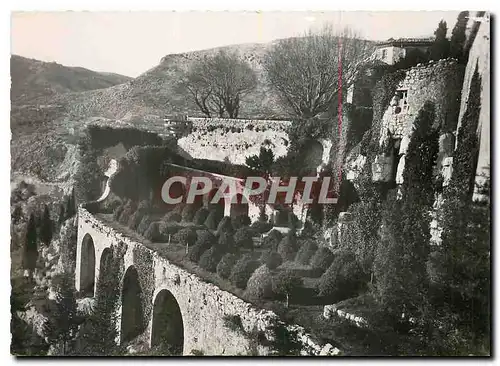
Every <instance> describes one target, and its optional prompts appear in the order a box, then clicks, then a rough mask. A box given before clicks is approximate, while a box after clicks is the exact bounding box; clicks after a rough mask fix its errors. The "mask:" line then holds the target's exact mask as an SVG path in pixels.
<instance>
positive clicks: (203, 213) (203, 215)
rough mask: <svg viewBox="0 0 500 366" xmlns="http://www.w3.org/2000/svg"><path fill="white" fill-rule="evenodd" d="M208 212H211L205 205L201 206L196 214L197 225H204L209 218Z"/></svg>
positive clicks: (194, 219) (195, 221)
mask: <svg viewBox="0 0 500 366" xmlns="http://www.w3.org/2000/svg"><path fill="white" fill-rule="evenodd" d="M208 214H209V212H208V210H207V209H206V208H205V207H201V208H200V209H199V210H198V211H196V213H195V214H194V218H193V222H194V223H195V224H196V225H203V224H204V223H205V221H206V220H207V217H208Z"/></svg>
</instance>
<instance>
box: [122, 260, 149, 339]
mask: <svg viewBox="0 0 500 366" xmlns="http://www.w3.org/2000/svg"><path fill="white" fill-rule="evenodd" d="M141 293H142V290H141V285H140V283H139V275H138V273H137V270H136V269H135V267H134V266H130V267H129V268H128V269H127V271H126V272H125V276H124V277H123V287H122V314H121V332H120V333H121V341H122V343H125V342H130V341H131V340H133V339H134V338H136V337H137V336H138V335H140V334H141V333H142V332H143V331H144V322H143V318H144V316H143V311H142V304H141Z"/></svg>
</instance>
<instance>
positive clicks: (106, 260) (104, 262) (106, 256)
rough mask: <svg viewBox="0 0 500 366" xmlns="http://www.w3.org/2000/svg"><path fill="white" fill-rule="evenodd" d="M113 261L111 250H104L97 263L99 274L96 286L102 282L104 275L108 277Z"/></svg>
mask: <svg viewBox="0 0 500 366" xmlns="http://www.w3.org/2000/svg"><path fill="white" fill-rule="evenodd" d="M112 259H113V251H112V250H111V248H104V250H103V251H102V254H101V259H100V261H99V273H98V278H97V286H99V283H101V282H102V280H103V279H104V276H105V275H109V270H110V267H111V260H112Z"/></svg>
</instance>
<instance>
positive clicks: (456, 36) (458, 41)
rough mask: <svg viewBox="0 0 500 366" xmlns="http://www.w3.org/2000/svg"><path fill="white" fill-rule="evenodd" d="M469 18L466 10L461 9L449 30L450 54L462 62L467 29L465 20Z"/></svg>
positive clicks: (464, 58)
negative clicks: (453, 25) (450, 30)
mask: <svg viewBox="0 0 500 366" xmlns="http://www.w3.org/2000/svg"><path fill="white" fill-rule="evenodd" d="M468 18H469V12H468V11H461V12H460V14H458V18H457V23H456V24H455V27H453V30H452V32H451V39H450V56H451V57H453V58H456V59H457V60H459V61H461V62H463V61H464V60H466V57H465V55H464V48H465V41H466V38H467V37H466V35H465V31H466V30H467V21H468Z"/></svg>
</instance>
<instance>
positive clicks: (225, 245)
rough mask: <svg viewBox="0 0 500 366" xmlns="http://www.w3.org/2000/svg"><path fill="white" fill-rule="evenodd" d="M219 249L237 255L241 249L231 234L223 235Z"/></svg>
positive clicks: (218, 243)
mask: <svg viewBox="0 0 500 366" xmlns="http://www.w3.org/2000/svg"><path fill="white" fill-rule="evenodd" d="M217 248H218V249H219V250H220V251H222V252H225V253H235V252H237V249H239V247H237V246H236V244H235V242H234V238H233V234H231V233H222V234H221V235H220V237H219V240H218V242H217Z"/></svg>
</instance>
